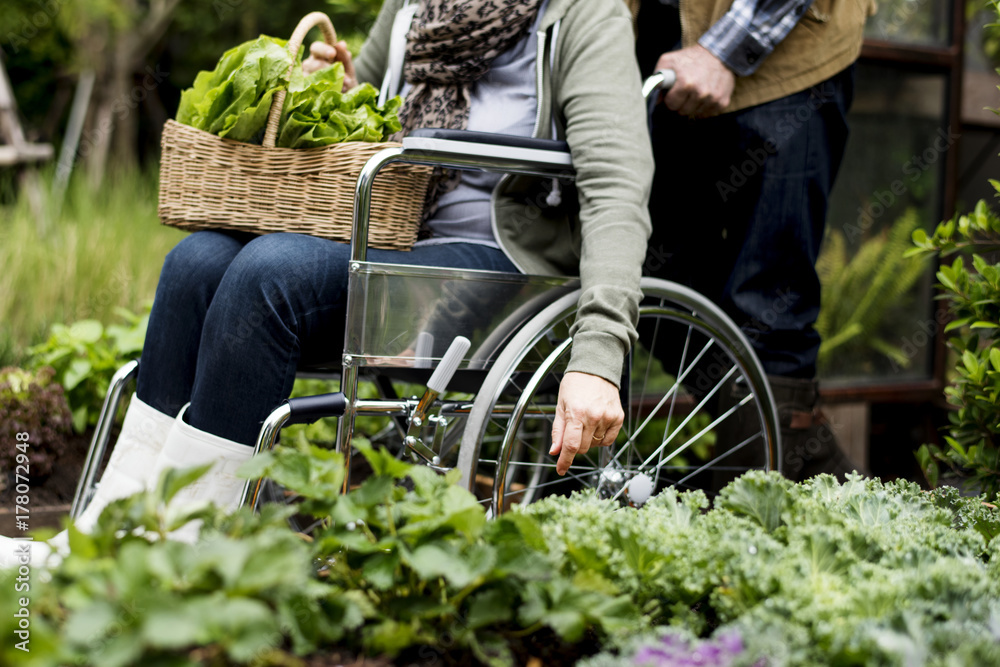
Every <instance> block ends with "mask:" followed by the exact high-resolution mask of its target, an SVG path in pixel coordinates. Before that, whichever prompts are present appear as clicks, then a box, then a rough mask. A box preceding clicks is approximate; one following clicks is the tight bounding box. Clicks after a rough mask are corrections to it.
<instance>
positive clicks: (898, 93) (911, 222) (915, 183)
mask: <svg viewBox="0 0 1000 667" xmlns="http://www.w3.org/2000/svg"><path fill="white" fill-rule="evenodd" d="M945 89H946V78H945V76H943V75H939V74H923V73H914V72H907V71H902V70H899V69H896V68H893V67H890V66H884V65H872V64H863V63H862V64H860V65H859V66H858V76H857V87H856V92H855V99H854V104H853V107H852V110H851V114H850V117H849V122H850V126H851V135H850V139H849V140H848V146H847V152H846V155H845V157H844V162H843V164H842V166H841V169H840V173H839V174H838V177H837V182H836V184H835V187H834V191H833V194H832V196H831V202H830V212H829V218H828V225H827V236H826V239H825V241H824V245H823V249H822V252H821V254H820V261H819V263H818V265H817V267H818V270H819V271H820V279H821V281H822V283H823V307H822V310H821V314H820V320H819V322H818V323H817V329H818V330H819V331H820V333H821V335H822V336H823V339H824V342H823V348H822V349H821V355H820V375H821V377H823V378H824V379H825V380H828V381H840V382H843V383H847V384H859V383H878V384H882V383H886V382H889V383H894V382H907V381H913V380H917V379H926V378H929V377H930V376H931V364H932V358H933V341H932V336H933V333H934V331H935V329H936V326H937V322H936V321H935V314H934V309H933V298H932V294H931V288H932V275H931V272H930V271H928V270H927V269H926V268H921V267H920V266H918V265H914V263H913V261H912V260H903V259H902V258H901V256H902V253H903V252H904V251H905V250H906V249H908V248H910V247H911V242H910V234H911V233H912V230H913V229H915V228H916V227H922V228H924V229H932V228H933V227H934V225H936V224H937V222H938V221H939V220H938V218H939V215H940V214H939V211H940V208H941V195H942V184H943V180H942V173H943V168H944V161H945V160H944V158H945V153H946V151H947V150H949V149H950V147H951V146H952V145H953V144H954V143H955V140H956V139H957V137H955V136H953V135H951V134H950V133H949V131H948V127H947V123H946V122H945V117H944V112H943V107H944V100H945Z"/></svg>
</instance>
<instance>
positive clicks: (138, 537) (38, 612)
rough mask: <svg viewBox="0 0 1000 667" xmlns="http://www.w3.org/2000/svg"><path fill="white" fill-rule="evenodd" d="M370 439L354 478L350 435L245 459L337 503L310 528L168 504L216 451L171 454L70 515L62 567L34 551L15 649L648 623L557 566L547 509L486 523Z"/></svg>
mask: <svg viewBox="0 0 1000 667" xmlns="http://www.w3.org/2000/svg"><path fill="white" fill-rule="evenodd" d="M363 453H364V454H365V456H366V457H367V458H368V460H369V463H370V465H371V467H372V469H373V476H372V477H370V478H369V479H368V480H366V481H365V482H364V483H363V484H362V485H361V486H360V487H359V488H357V489H356V490H354V491H352V492H351V493H350V494H348V495H340V488H341V483H342V481H343V477H344V465H343V460H342V457H341V456H340V455H339V454H337V453H335V452H329V451H325V450H320V449H316V448H306V449H301V450H300V449H294V448H288V447H280V448H277V449H276V450H275V451H274V452H272V453H268V454H264V455H261V456H259V457H257V458H255V459H253V460H252V461H251V462H250V463H249V464H248V465H247V466H246V470H245V472H246V473H247V474H249V475H258V474H269V475H272V476H273V478H274V479H275V480H276V481H278V482H279V483H281V484H283V485H286V486H287V487H288V488H291V489H294V490H295V491H297V492H298V493H301V494H302V495H303V496H304V498H305V503H304V505H302V506H301V507H299V508H298V509H299V510H300V511H311V512H316V513H319V514H321V515H323V516H324V517H326V518H325V522H324V524H323V526H322V527H321V528H320V529H319V530H318V531H317V533H315V534H314V536H313V538H312V539H308V538H305V537H304V536H302V535H298V534H296V533H293V532H292V531H290V530H289V529H288V526H287V520H288V517H289V514H290V512H291V510H290V509H288V508H284V507H280V508H279V507H276V506H266V507H264V508H263V510H262V512H261V515H260V516H255V515H253V514H252V513H250V512H249V511H247V510H239V511H237V512H235V513H233V514H229V515H227V514H225V513H224V512H222V511H220V510H218V509H216V508H213V507H211V506H196V507H193V508H190V509H185V510H179V509H177V508H173V507H170V506H168V505H167V503H168V501H169V500H170V498H171V497H172V496H173V495H174V494H175V493H176V492H177V490H178V489H179V488H181V487H182V486H183V485H185V484H188V483H190V482H192V481H193V480H195V479H197V477H198V476H200V474H202V473H203V472H204V468H196V469H191V470H177V471H169V472H167V473H166V474H165V475H164V476H163V477H162V478H161V480H160V482H159V484H158V486H157V488H156V489H155V490H154V491H151V492H148V493H143V494H138V495H135V496H132V497H129V498H126V499H122V500H120V501H116V502H115V503H112V504H111V505H109V506H108V508H106V509H105V510H104V512H103V513H102V514H101V516H100V518H99V520H98V524H97V526H96V527H95V529H94V530H93V531H92V533H91V534H90V535H84V534H81V533H79V532H77V531H75V530H73V529H71V535H70V546H71V549H72V552H71V554H70V555H69V556H68V557H66V558H65V559H64V560H63V561H62V562H61V563H59V564H58V566H56V567H54V569H52V570H51V573H50V575H49V576H46V577H39V576H38V575H37V568H36V572H35V573H33V576H32V579H31V581H30V588H31V614H32V617H31V618H32V621H31V629H32V645H31V648H32V651H31V653H30V654H28V655H27V656H22V655H21V654H19V653H14V650H15V649H14V648H13V647H12V645H11V642H7V643H5V644H4V645H3V646H2V647H0V661H3V660H7V661H8V662H9V659H10V658H12V657H13V656H15V655H17V656H18V657H17V658H14V663H15V664H22V665H26V666H34V665H46V666H49V665H57V664H60V665H61V664H85V665H101V666H102V667H105V666H111V667H117V666H119V665H132V664H164V665H175V664H176V665H197V664H202V665H215V664H227V665H244V664H253V665H290V664H295V663H293V662H292V655H293V654H294V655H305V654H309V653H314V652H316V651H317V650H319V648H320V647H329V646H339V647H343V648H347V649H350V650H354V651H359V652H363V653H366V654H369V655H397V654H399V653H401V652H404V651H405V650H406V649H407V648H414V647H422V648H423V649H424V650H434V651H438V652H440V653H441V654H444V653H447V654H448V655H451V656H463V655H464V656H467V659H465V660H461V662H463V663H464V664H469V663H471V662H473V660H474V659H476V658H478V660H480V661H481V662H483V663H487V664H514V662H515V654H516V646H517V644H518V642H520V641H526V640H527V639H529V638H532V637H534V638H538V637H541V638H542V639H544V640H545V641H547V642H549V643H550V644H551V646H550V649H549V650H550V651H551V652H552V656H553V657H555V656H558V655H560V653H559V652H560V651H566V650H570V651H571V650H572V648H571V647H572V645H573V644H574V643H577V642H580V641H581V639H583V638H584V637H585V636H593V635H594V633H595V632H600V631H603V632H610V631H612V630H615V631H619V630H622V629H624V628H626V627H628V626H629V625H630V624H632V623H634V622H635V619H636V616H637V612H636V610H635V609H634V607H633V606H632V605H631V604H630V603H629V602H628V600H627V599H625V598H622V597H621V596H616V595H613V594H611V593H609V592H607V591H605V590H604V589H602V588H599V587H596V586H594V585H591V584H589V583H588V582H587V581H586V580H585V579H584V578H580V579H579V580H577V581H574V580H572V579H569V578H566V577H563V576H560V575H558V574H557V573H556V570H557V569H558V564H557V563H556V562H554V561H552V560H551V559H550V558H549V557H548V555H547V552H546V549H545V545H544V540H543V538H542V536H541V526H540V525H539V524H537V522H535V521H534V520H532V519H530V518H529V517H511V518H509V519H505V520H500V521H496V522H487V521H486V517H485V516H484V513H483V510H482V509H481V507H480V506H479V505H478V504H477V502H476V500H475V498H474V497H473V496H472V495H471V494H469V493H468V492H466V491H464V490H462V489H460V488H459V487H457V486H456V485H455V484H454V483H453V482H454V479H453V478H451V477H441V476H439V475H437V474H436V473H434V472H432V471H430V470H429V469H427V468H423V467H412V466H410V465H408V464H405V463H402V462H400V461H397V460H396V459H395V458H394V457H393V456H392V455H390V454H387V453H384V452H382V451H372V450H370V449H367V448H364V449H363ZM192 520H197V521H202V522H203V524H202V528H201V537H200V540H199V542H198V543H197V544H194V545H190V544H183V543H177V542H173V541H170V540H167V539H164V538H165V537H166V536H167V535H168V534H169V533H170V532H171V531H174V530H176V529H178V528H179V527H181V526H183V525H184V524H186V523H188V522H189V521H192ZM14 574H15V573H14V572H0V585H4V586H8V587H9V588H8V590H13V585H14V582H13V577H14ZM16 604H17V601H16V600H15V599H14V596H10V595H8V596H0V631H2V632H7V633H11V632H12V631H13V630H14V629H15V628H16V623H17V619H16V618H15V617H14V616H13V613H14V610H15V605H16ZM11 636H13V635H11ZM549 662H551V661H549ZM4 664H7V662H4Z"/></svg>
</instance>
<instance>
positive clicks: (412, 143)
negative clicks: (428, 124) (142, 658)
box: [403, 128, 573, 171]
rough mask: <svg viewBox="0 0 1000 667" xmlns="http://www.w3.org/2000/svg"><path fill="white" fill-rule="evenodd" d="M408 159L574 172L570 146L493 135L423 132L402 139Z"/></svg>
mask: <svg viewBox="0 0 1000 667" xmlns="http://www.w3.org/2000/svg"><path fill="white" fill-rule="evenodd" d="M403 152H404V155H407V156H417V155H425V156H439V157H443V158H445V159H447V158H448V157H450V156H454V157H458V158H461V159H463V160H465V161H470V160H471V161H475V160H477V159H482V160H484V161H487V162H490V161H493V160H503V161H514V162H519V163H522V164H523V165H524V166H526V167H529V168H535V169H543V170H547V169H553V170H560V169H561V170H563V171H566V170H567V169H571V168H572V166H573V160H572V158H571V157H570V153H569V144H567V143H566V142H565V141H558V140H555V139H535V138H532V137H515V136H511V135H508V134H498V133H494V132H474V131H471V130H446V129H440V128H421V129H417V130H414V131H413V132H411V133H410V134H409V135H407V136H406V137H404V138H403Z"/></svg>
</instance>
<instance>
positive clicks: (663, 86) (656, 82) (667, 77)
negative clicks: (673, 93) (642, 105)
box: [642, 69, 677, 100]
mask: <svg viewBox="0 0 1000 667" xmlns="http://www.w3.org/2000/svg"><path fill="white" fill-rule="evenodd" d="M675 83H677V72H675V71H674V70H672V69H661V70H657V71H656V72H653V75H652V76H650V77H649V78H648V79H646V80H645V81H644V82H643V84H642V96H643V97H644V98H645V99H647V100H648V99H649V96H650V95H652V94H653V93H656V92H657V91H660V90H670V89H671V88H673V86H674V84H675Z"/></svg>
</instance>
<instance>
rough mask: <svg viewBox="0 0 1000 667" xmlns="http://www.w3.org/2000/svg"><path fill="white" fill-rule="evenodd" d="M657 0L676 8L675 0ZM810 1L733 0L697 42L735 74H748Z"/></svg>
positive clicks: (768, 52)
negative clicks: (727, 9)
mask: <svg viewBox="0 0 1000 667" xmlns="http://www.w3.org/2000/svg"><path fill="white" fill-rule="evenodd" d="M688 1H691V0H688ZM660 2H662V3H663V4H665V5H671V6H673V7H676V6H677V3H678V0H660ZM812 3H813V0H733V4H732V6H731V7H730V8H729V11H728V12H727V13H726V14H725V15H724V16H723V17H722V18H721V19H719V20H718V22H716V24H715V25H713V26H712V27H711V28H709V29H708V32H706V33H705V34H704V35H702V36H701V38H700V39H699V40H698V43H699V44H701V45H702V46H703V47H705V48H706V49H708V50H709V51H710V52H711V53H712V54H714V55H715V56H716V57H717V58H718V59H719V60H721V61H722V62H723V63H725V65H726V67H728V68H729V69H731V70H732V71H733V72H734V73H736V74H737V75H738V76H749V75H751V74H753V73H754V72H755V71H756V70H757V68H758V67H760V64H761V63H762V62H764V59H765V58H767V57H768V56H769V55H770V54H771V52H772V51H774V47H776V46H777V45H778V44H780V43H781V40H783V39H784V38H785V37H787V36H788V33H790V32H791V31H792V28H794V27H795V25H796V24H797V23H798V22H799V19H800V18H802V16H803V15H804V14H805V13H806V10H807V9H809V6H810V5H811V4H812Z"/></svg>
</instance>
